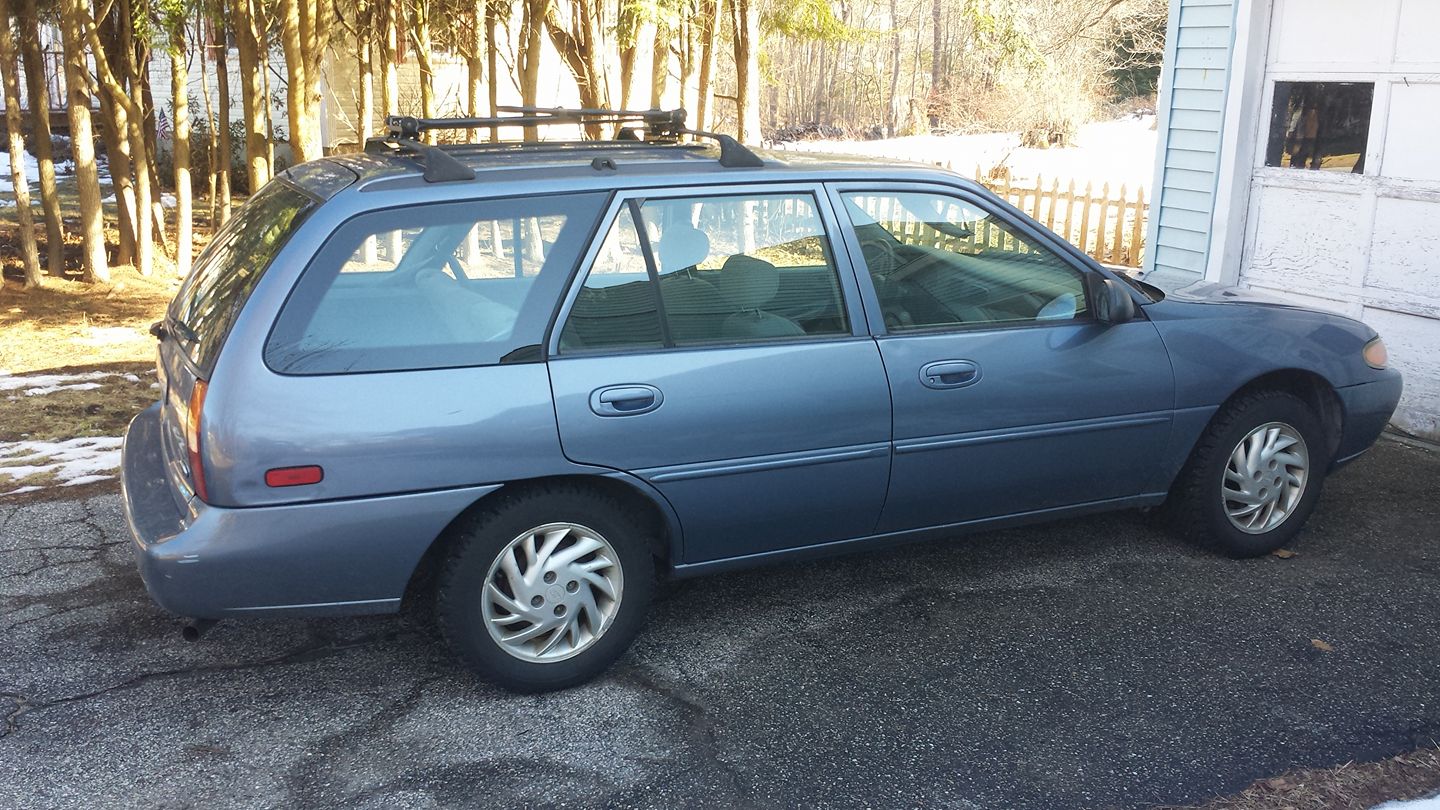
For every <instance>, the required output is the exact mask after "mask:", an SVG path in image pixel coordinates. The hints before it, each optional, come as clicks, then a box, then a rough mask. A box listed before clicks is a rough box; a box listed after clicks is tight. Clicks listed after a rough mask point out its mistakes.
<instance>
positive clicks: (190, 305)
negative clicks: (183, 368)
mask: <svg viewBox="0 0 1440 810" xmlns="http://www.w3.org/2000/svg"><path fill="white" fill-rule="evenodd" d="M314 204H315V201H314V200H313V199H311V198H310V197H309V196H307V195H305V194H303V193H301V192H300V191H298V190H296V189H295V188H293V187H291V186H289V185H287V184H285V183H283V182H280V181H278V180H277V181H274V182H271V183H269V184H267V185H266V186H265V187H264V188H261V189H260V193H259V194H256V195H255V196H254V197H251V198H250V200H249V202H247V203H245V205H242V206H241V207H240V208H239V210H237V211H236V212H235V215H234V216H233V217H231V218H230V221H229V222H227V223H225V227H224V228H221V229H220V232H219V233H218V234H216V235H215V239H214V240H212V241H211V242H210V244H209V245H208V246H206V248H205V250H204V251H203V252H202V253H201V254H200V256H199V258H198V259H196V261H195V268H194V270H193V271H191V273H190V277H189V278H187V279H186V280H185V284H184V286H182V287H181V288H180V292H179V294H178V295H176V296H175V302H174V304H172V305H171V308H170V317H171V321H172V322H173V323H174V324H175V325H176V326H177V328H176V329H174V330H173V331H174V332H175V338H176V340H178V341H179V342H180V345H181V347H182V348H183V349H184V351H185V353H186V354H187V355H189V357H190V359H191V360H192V361H194V362H195V364H196V365H198V366H199V367H200V368H201V370H202V371H203V372H205V373H208V372H209V371H210V369H212V368H213V367H214V366H215V358H216V356H218V355H219V353H220V347H221V345H223V344H224V342H225V336H226V335H227V334H229V332H230V327H231V326H232V325H234V323H235V318H236V317H237V316H238V315H239V314H240V310H241V309H243V308H244V306H245V301H246V300H248V299H249V298H250V293H251V292H252V291H253V290H254V289H255V285H256V284H258V283H259V282H260V278H261V277H262V276H263V275H265V270H266V269H267V268H269V267H270V262H271V261H272V260H273V259H274V258H275V254H277V253H279V252H280V248H282V247H284V246H285V242H286V241H287V240H288V239H289V238H290V235H291V234H292V233H294V232H295V229H296V228H297V227H298V226H299V225H300V223H301V222H303V221H304V220H305V217H306V216H308V215H309V213H310V211H311V208H312V207H313V206H314Z"/></svg>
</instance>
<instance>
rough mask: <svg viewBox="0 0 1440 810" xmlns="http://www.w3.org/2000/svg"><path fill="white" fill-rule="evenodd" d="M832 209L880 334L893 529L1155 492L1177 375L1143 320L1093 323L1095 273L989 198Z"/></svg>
mask: <svg viewBox="0 0 1440 810" xmlns="http://www.w3.org/2000/svg"><path fill="white" fill-rule="evenodd" d="M835 199H836V207H837V208H838V209H842V210H843V211H844V213H843V214H842V216H844V217H846V218H848V219H849V221H850V224H851V226H852V227H851V228H850V229H849V231H848V234H847V238H848V239H849V240H850V242H849V244H850V245H851V253H852V254H853V255H854V256H856V257H857V264H863V265H864V267H863V269H864V272H862V273H860V274H859V275H860V276H861V277H862V278H861V282H862V284H864V285H866V293H867V297H869V304H870V306H871V311H872V322H873V323H876V324H877V326H878V325H879V323H881V322H883V324H884V330H883V331H884V334H883V335H882V336H880V337H879V338H878V343H879V346H880V353H881V356H882V358H883V359H884V363H885V369H886V372H887V373H888V375H889V381H890V389H891V394H892V396H893V399H894V418H895V426H894V437H895V438H894V452H895V456H894V464H893V467H892V471H891V482H890V494H889V498H888V500H887V501H886V505H885V510H884V515H883V516H882V519H881V526H880V529H881V530H882V531H896V530H903V529H913V528H922V527H930V526H940V525H946V524H951V523H958V522H964V521H971V520H978V519H984V518H991V517H998V516H1006V515H1016V514H1023V513H1032V512H1043V511H1044V510H1049V509H1055V508H1060V507H1068V506H1074V505H1079V504H1088V503H1103V502H1106V501H1115V500H1119V499H1124V498H1127V497H1131V496H1135V495H1139V494H1141V492H1142V490H1144V489H1145V488H1147V487H1148V486H1153V485H1154V484H1153V481H1154V478H1155V473H1156V471H1157V469H1158V466H1159V462H1160V459H1161V455H1162V453H1163V451H1164V448H1165V443H1166V440H1167V438H1168V437H1169V431H1170V420H1171V413H1172V409H1173V407H1174V405H1173V400H1174V380H1173V374H1172V372H1171V369H1170V363H1169V359H1168V357H1167V356H1166V352H1165V347H1164V345H1163V344H1162V343H1161V340H1160V337H1159V335H1158V333H1157V332H1156V330H1155V328H1154V327H1153V325H1152V324H1151V323H1150V322H1149V321H1147V320H1145V318H1144V316H1143V315H1140V316H1138V317H1137V318H1136V319H1135V320H1132V321H1130V322H1127V323H1121V324H1106V323H1102V322H1100V321H1098V320H1096V319H1095V318H1094V317H1093V304H1092V301H1091V297H1092V289H1093V285H1094V283H1095V282H1096V281H1097V280H1098V278H1097V276H1098V274H1095V275H1094V276H1092V273H1094V271H1093V270H1091V269H1090V268H1088V267H1085V266H1084V265H1083V264H1082V263H1080V262H1079V261H1078V260H1074V259H1073V258H1071V257H1066V256H1062V255H1061V252H1060V250H1058V249H1057V247H1058V246H1047V245H1046V244H1045V241H1046V240H1045V238H1044V237H1043V236H1042V235H1041V234H1039V233H1038V232H1036V231H1030V230H1027V228H1025V227H1023V226H1021V225H1020V224H1019V223H1018V218H1017V220H1016V221H1012V220H1009V219H1008V216H1009V215H1006V214H1002V213H1001V212H1000V211H999V206H996V205H994V204H993V203H992V202H990V201H987V200H984V199H982V198H980V197H979V196H974V197H971V196H966V195H964V194H963V193H961V192H959V191H955V190H940V189H937V188H933V187H926V186H913V187H903V186H899V185H897V186H893V187H889V188H884V189H876V188H842V189H839V190H837V192H836V194H835ZM877 331H880V330H878V329H877Z"/></svg>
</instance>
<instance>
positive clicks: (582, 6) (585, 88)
mask: <svg viewBox="0 0 1440 810" xmlns="http://www.w3.org/2000/svg"><path fill="white" fill-rule="evenodd" d="M545 32H546V33H547V34H549V35H550V43H551V44H552V45H554V46H555V50H556V51H557V52H558V53H559V54H560V58H561V60H562V61H564V62H565V66H566V67H567V68H569V69H570V75H571V76H572V77H574V79H575V85H576V86H577V87H578V88H579V90H580V106H581V107H592V108H603V107H608V106H609V104H608V102H607V101H606V100H605V92H604V89H603V85H602V84H601V76H600V66H599V62H598V54H597V53H596V51H597V50H598V48H599V40H600V35H599V27H598V25H597V21H596V11H595V8H594V7H593V6H592V5H591V0H571V3H570V27H569V28H567V27H566V26H565V25H564V24H562V23H561V22H560V15H559V13H558V12H557V11H556V10H555V6H554V5H553V4H549V5H548V7H547V8H546V9H545ZM585 134H586V135H587V136H588V137H589V138H591V139H592V140H598V139H600V138H601V137H603V135H604V133H603V130H602V128H601V126H600V125H599V124H588V123H587V124H585Z"/></svg>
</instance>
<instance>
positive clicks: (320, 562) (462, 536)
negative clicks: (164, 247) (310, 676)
mask: <svg viewBox="0 0 1440 810" xmlns="http://www.w3.org/2000/svg"><path fill="white" fill-rule="evenodd" d="M517 112H518V113H519V114H518V115H512V116H504V117H501V118H498V119H443V120H423V119H413V118H397V119H392V120H391V121H390V125H391V131H390V133H389V134H388V135H387V136H386V137H384V138H380V139H376V140H374V141H372V142H371V143H370V144H367V147H366V150H365V153H363V154H357V155H347V156H337V157H330V158H325V159H322V160H317V161H313V162H310V163H306V164H303V165H300V166H296V167H294V168H292V169H290V170H288V171H286V172H284V173H282V174H281V175H280V176H278V177H277V178H276V179H274V180H273V181H272V182H270V183H269V184H268V185H266V186H265V187H264V188H263V189H261V190H260V191H259V192H258V193H257V194H256V195H255V196H254V197H253V198H252V199H251V200H250V201H249V202H248V203H246V204H245V205H244V206H243V207H242V208H240V209H239V211H238V213H237V214H236V215H235V216H234V217H233V218H232V219H231V220H230V222H229V223H228V224H227V225H226V226H225V227H224V229H223V230H222V231H221V232H220V233H219V234H218V235H217V236H216V238H215V240H214V241H213V242H212V243H211V244H210V245H209V246H208V247H207V248H206V250H205V252H204V254H203V255H202V256H201V257H200V258H199V260H198V261H197V263H196V266H195V269H194V271H193V273H192V274H191V275H190V277H189V278H188V279H187V280H186V281H185V283H184V284H183V286H182V287H181V289H180V291H179V293H178V294H177V296H176V298H175V300H174V302H173V304H172V305H171V307H170V309H169V310H168V313H167V315H166V317H165V319H164V320H163V321H162V322H160V323H157V324H156V325H155V327H154V328H153V331H154V332H155V334H156V336H157V338H158V340H159V372H160V380H161V384H162V387H163V390H164V397H163V400H162V401H161V402H158V403H156V404H155V405H153V406H152V407H150V408H149V409H147V410H146V411H144V412H143V413H141V414H140V415H139V416H138V417H136V419H135V420H134V422H133V424H132V425H131V426H130V428H129V432H128V435H127V436H126V439H125V450H124V469H123V480H124V488H125V506H126V512H127V515H128V519H129V524H130V530H131V532H132V534H133V535H134V539H135V542H136V548H137V549H138V559H139V567H140V571H141V574H142V575H143V577H144V580H145V583H146V586H147V588H148V589H149V591H150V593H151V594H152V596H153V597H154V599H155V600H156V601H157V602H158V603H159V604H160V605H161V606H162V607H164V608H166V609H168V610H170V611H172V612H174V613H176V614H179V615H180V616H183V617H189V618H190V619H192V623H191V624H190V625H188V626H187V633H188V634H189V635H190V636H192V637H194V636H197V635H198V633H199V632H201V631H202V630H203V629H204V628H205V627H207V626H208V625H209V624H211V623H213V621H214V620H217V619H221V618H232V617H259V616H276V615H282V614H284V615H311V616H320V615H338V614H360V613H386V612H393V611H397V610H399V609H400V608H401V607H402V605H405V604H408V603H410V602H412V601H418V600H428V601H430V602H431V603H432V604H433V606H434V615H435V619H436V621H437V623H438V625H439V628H440V630H441V633H442V635H443V636H444V638H445V639H446V640H447V642H448V643H449V644H450V645H451V646H452V647H453V648H454V650H455V651H456V653H457V654H458V655H459V656H460V657H461V658H462V659H463V660H464V661H465V662H466V663H467V664H468V665H470V666H471V667H473V668H474V669H475V670H476V671H477V672H479V673H480V674H481V675H483V676H484V677H486V678H488V679H490V680H492V681H494V682H496V683H499V684H501V685H503V686H505V687H508V688H511V689H516V690H524V691H536V690H545V689H555V688H561V687H565V686H568V685H572V684H575V683H579V682H581V681H584V680H586V679H588V678H591V677H593V676H594V675H596V674H597V673H599V672H601V671H603V670H604V669H605V668H606V667H607V666H608V665H609V664H610V663H611V662H613V661H614V660H615V659H616V658H617V657H618V656H619V655H620V654H621V653H622V652H623V651H624V650H625V648H626V647H627V645H628V644H629V643H630V642H631V640H632V639H633V638H634V637H635V635H636V633H637V632H638V631H639V629H640V627H641V624H642V621H643V618H644V614H645V611H646V608H647V603H648V601H649V599H650V596H651V593H652V590H653V588H654V584H655V582H656V581H657V578H660V577H667V576H670V577H685V576H691V575H694V574H700V573H705V572H711V571H721V570H727V569H732V568H737V567H741V566H749V565H755V564H761V563H766V562H770V561H775V560H781V559H789V558H794V557H797V556H801V555H823V554H831V553H836V552H841V551H845V550H851V549H859V548H873V547H875V546H877V545H881V544H885V543H891V542H897V541H905V540H914V539H922V538H927V537H948V536H953V535H956V534H959V533H961V532H963V531H966V530H973V529H984V528H991V527H998V526H1006V525H1013V524H1018V523H1028V522H1034V521H1043V520H1050V519H1054V518H1061V517H1065V516H1069V515H1077V514H1082V513H1090V512H1096V511H1100V510H1112V509H1134V508H1142V507H1163V510H1164V513H1165V514H1168V515H1169V517H1170V519H1171V522H1172V523H1173V525H1174V526H1175V527H1176V528H1177V530H1178V531H1180V532H1181V533H1182V534H1184V535H1187V536H1188V537H1190V538H1191V539H1193V540H1195V541H1198V542H1201V543H1204V544H1206V545H1208V546H1210V547H1212V548H1214V549H1216V550H1218V551H1219V552H1221V553H1224V554H1229V555H1233V556H1239V557H1244V556H1254V555H1259V554H1264V553H1267V552H1269V551H1271V550H1273V549H1276V548H1278V547H1280V546H1281V545H1282V544H1284V543H1285V542H1287V541H1288V540H1289V539H1290V538H1292V537H1293V536H1294V535H1295V534H1296V532H1298V531H1299V530H1300V528H1301V526H1302V524H1303V523H1304V521H1305V520H1306V518H1307V517H1308V515H1309V514H1310V512H1311V511H1312V510H1313V508H1314V506H1315V502H1316V499H1317V498H1318V497H1319V496H1320V490H1321V484H1322V482H1323V480H1324V477H1325V476H1326V474H1327V473H1329V472H1331V471H1332V470H1334V469H1335V468H1336V467H1338V466H1339V465H1342V464H1344V463H1345V462H1347V461H1349V460H1351V459H1353V458H1354V457H1356V456H1357V455H1358V454H1360V453H1362V452H1363V451H1365V450H1366V449H1367V448H1368V447H1369V446H1370V445H1371V444H1372V443H1373V442H1374V441H1375V440H1376V438H1377V437H1378V436H1379V434H1380V432H1381V430H1382V429H1383V428H1384V426H1385V424H1386V422H1387V420H1388V419H1389V417H1390V415H1391V413H1392V411H1393V410H1394V408H1395V406H1396V403H1397V401H1398V399H1399V397H1400V392H1401V380H1400V375H1399V374H1398V373H1397V372H1396V371H1394V370H1393V369H1388V368H1387V367H1386V356H1385V347H1384V344H1383V343H1382V342H1381V341H1380V338H1379V337H1377V336H1376V334H1375V332H1374V331H1372V330H1371V329H1370V328H1369V327H1367V326H1365V325H1364V324H1362V323H1358V322H1356V321H1353V320H1349V319H1346V318H1343V317H1339V316H1336V315H1331V314H1325V313H1321V312H1315V311H1310V310H1306V309H1301V308H1297V307H1291V306H1284V305H1280V304H1276V303H1265V302H1254V301H1244V300H1241V299H1239V298H1237V297H1234V296H1233V295H1232V294H1231V293H1229V292H1211V293H1206V292H1204V291H1201V292H1199V293H1191V294H1184V295H1179V294H1175V295H1170V296H1168V297H1167V296H1166V295H1165V294H1163V293H1162V292H1160V291H1159V290H1157V289H1155V288H1153V287H1151V286H1149V285H1147V284H1145V283H1142V282H1139V281H1136V280H1132V279H1130V278H1127V277H1126V276H1125V275H1123V274H1119V273H1116V272H1113V271H1111V270H1109V269H1106V268H1104V267H1102V266H1100V265H1098V264H1096V263H1095V262H1094V261H1092V260H1091V259H1090V258H1088V257H1086V256H1085V255H1084V254H1082V253H1080V252H1079V251H1077V250H1076V249H1075V248H1073V247H1072V246H1071V245H1069V244H1067V243H1066V242H1064V241H1063V240H1061V239H1059V238H1058V237H1056V235H1055V234H1053V233H1051V232H1049V231H1047V230H1046V229H1044V228H1043V227H1042V226H1040V225H1038V224H1037V223H1036V222H1034V221H1033V220H1032V219H1030V218H1028V217H1027V216H1025V215H1024V214H1023V213H1021V212H1020V211H1018V210H1016V209H1015V208H1014V207H1012V206H1010V205H1008V204H1007V203H1005V202H1004V201H1002V200H1000V199H998V198H997V197H996V196H994V195H993V194H991V193H990V192H988V191H986V190H985V189H984V188H982V187H980V186H978V185H977V184H975V183H973V182H971V181H968V180H965V179H963V178H961V177H958V176H956V175H954V174H951V173H949V172H946V171H943V170H940V169H937V168H933V167H927V166H921V165H897V164H893V163H880V162H865V161H861V160H858V159H850V158H817V157H802V156H798V155H785V156H784V157H783V159H782V158H781V157H779V156H775V155H768V154H765V155H761V154H757V153H754V152H751V151H750V150H748V149H746V148H745V147H743V146H741V145H739V144H738V143H736V142H735V141H734V140H732V139H729V138H726V137H724V136H717V135H711V134H709V133H695V132H690V131H688V130H686V129H685V128H684V118H683V111H676V112H675V113H670V112H663V113H662V112H645V113H623V112H620V113H617V112H601V111H586V112H581V111H540V110H533V109H532V110H519V111H517ZM582 121H583V122H590V123H593V122H597V121H598V122H605V123H608V124H615V125H618V131H619V133H620V137H619V138H617V139H616V140H614V141H604V142H602V141H582V142H566V143H560V142H532V143H523V144H521V143H486V144H457V145H451V146H434V145H430V144H427V143H424V142H423V141H422V137H423V136H424V135H425V133H426V132H427V131H429V130H433V129H442V128H448V129H466V128H488V127H501V126H505V127H513V126H516V125H517V124H533V125H546V124H551V123H566V124H572V125H573V124H575V123H577V122H582ZM688 138H695V139H696V140H694V141H691V140H686V139H688ZM716 140H718V141H719V145H718V148H717V147H716V145H715V144H713V143H710V142H711V141H716Z"/></svg>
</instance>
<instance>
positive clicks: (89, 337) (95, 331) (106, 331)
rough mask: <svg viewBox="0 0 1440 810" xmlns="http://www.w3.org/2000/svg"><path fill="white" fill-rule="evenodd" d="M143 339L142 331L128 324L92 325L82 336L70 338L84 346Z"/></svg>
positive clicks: (108, 344) (109, 344)
mask: <svg viewBox="0 0 1440 810" xmlns="http://www.w3.org/2000/svg"><path fill="white" fill-rule="evenodd" d="M144 339H145V335H144V333H142V332H141V331H140V330H138V329H133V328H131V327H128V326H92V327H90V329H89V330H88V333H87V334H86V335H85V336H84V337H77V338H71V340H72V341H73V342H75V343H79V344H81V345H84V346H111V345H114V344H116V343H127V342H129V341H132V340H144ZM137 382H138V380H137Z"/></svg>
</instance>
